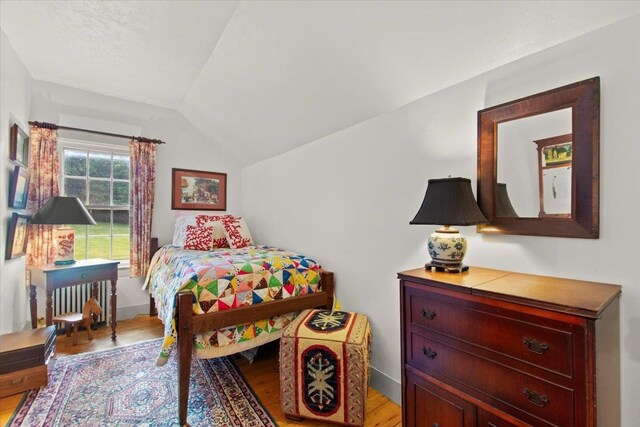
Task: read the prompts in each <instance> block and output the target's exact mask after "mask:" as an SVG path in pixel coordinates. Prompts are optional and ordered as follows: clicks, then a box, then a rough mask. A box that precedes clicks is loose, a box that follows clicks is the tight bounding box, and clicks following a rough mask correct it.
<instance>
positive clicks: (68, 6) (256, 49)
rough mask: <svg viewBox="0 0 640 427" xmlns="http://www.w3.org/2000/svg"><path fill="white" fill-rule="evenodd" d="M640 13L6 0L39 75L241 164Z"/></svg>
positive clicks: (12, 29) (8, 18)
mask: <svg viewBox="0 0 640 427" xmlns="http://www.w3.org/2000/svg"><path fill="white" fill-rule="evenodd" d="M637 13H640V2H639V1H631V2H612V1H605V2H591V1H586V2H575V1H567V2H563V1H556V2H538V1H532V2H524V1H520V2H498V1H488V2H486V1H482V2H480V1H471V2H453V1H448V2H445V1H442V2H437V1H424V2H395V1H388V2H386V1H377V2H362V1H357V2H351V1H343V2H337V1H336V2H310V1H298V2H293V1H292V2H272V1H260V2H258V1H256V2H253V1H246V2H245V1H242V2H237V1H215V2H214V1H209V2H205V1H202V2H200V1H198V2H196V1H191V2H178V1H157V2H147V1H127V2H123V1H99V2H98V1H55V2H53V1H50V2H28V1H3V2H1V3H0V25H1V27H2V30H3V31H4V32H5V34H6V35H7V37H8V39H9V40H10V42H11V44H12V46H13V47H14V49H15V50H16V52H17V53H18V55H19V56H20V58H21V60H22V61H23V62H24V64H25V66H26V67H27V69H28V70H29V72H30V73H31V75H32V77H33V78H35V79H38V80H43V81H49V82H53V83H58V84H63V85H67V86H71V87H75V88H79V89H85V90H89V91H92V92H97V93H101V94H105V95H110V96H115V97H118V98H123V99H128V100H132V101H139V102H145V103H148V104H152V105H157V106H162V107H168V108H172V109H175V110H178V111H180V112H181V113H182V114H183V115H184V116H185V117H186V118H187V119H189V120H190V121H191V122H192V123H193V124H194V125H195V126H196V127H197V128H199V129H200V130H201V131H202V132H203V133H204V134H205V135H207V136H209V137H210V138H212V140H215V141H217V142H218V143H221V144H225V145H227V146H228V148H229V149H230V150H231V151H233V152H234V153H235V154H236V155H237V156H238V158H239V159H241V161H242V163H243V164H244V165H248V164H252V163H255V162H257V161H260V160H263V159H266V158H269V157H272V156H274V155H277V154H280V153H283V152H285V151H288V150H290V149H292V148H295V147H297V146H299V145H302V144H305V143H308V142H311V141H314V140H316V139H318V138H321V137H323V136H325V135H328V134H331V133H333V132H336V131H339V130H341V129H344V128H346V127H349V126H352V125H354V124H357V123H359V122H361V121H363V120H367V119H369V118H372V117H375V116H377V115H379V114H382V113H385V112H387V111H391V110H394V109H396V108H398V107H400V106H402V105H405V104H407V103H410V102H412V101H415V100H417V99H419V98H422V97H424V96H426V95H428V94H430V93H433V92H435V91H438V90H441V89H443V88H445V87H448V86H450V85H453V84H456V83H458V82H460V81H463V80H465V79H468V78H471V77H473V76H476V75H478V74H481V73H483V72H485V71H488V70H490V69H493V68H495V67H498V66H500V65H503V64H506V63H508V62H511V61H514V60H516V59H518V58H521V57H523V56H526V55H529V54H532V53H534V52H537V51H540V50H542V49H545V48H547V47H550V46H553V45H555V44H558V43H562V42H564V41H566V40H569V39H571V38H574V37H576V36H578V35H580V34H584V33H586V32H589V31H592V30H594V29H596V28H599V27H602V26H604V25H607V24H610V23H613V22H615V21H617V20H620V19H624V18H626V17H628V16H631V15H634V14H637Z"/></svg>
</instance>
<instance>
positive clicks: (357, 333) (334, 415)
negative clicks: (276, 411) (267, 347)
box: [280, 310, 371, 426]
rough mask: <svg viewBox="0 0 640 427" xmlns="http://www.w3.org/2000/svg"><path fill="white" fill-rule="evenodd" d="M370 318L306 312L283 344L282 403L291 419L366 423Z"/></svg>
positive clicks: (332, 312) (285, 331) (281, 353)
mask: <svg viewBox="0 0 640 427" xmlns="http://www.w3.org/2000/svg"><path fill="white" fill-rule="evenodd" d="M370 340H371V329H370V327H369V321H368V320H367V317H366V316H364V315H362V314H358V313H349V312H346V311H330V310H305V311H303V312H302V313H300V315H299V316H298V317H297V318H296V319H295V320H294V321H293V322H291V323H290V324H289V326H287V328H286V329H285V330H284V332H283V334H282V339H281V340H280V405H281V406H282V411H283V412H284V414H285V415H286V416H287V417H288V418H294V419H299V418H313V419H316V420H322V421H327V422H334V423H340V424H346V425H350V426H360V425H363V424H364V414H365V406H366V403H367V387H368V384H369V343H370Z"/></svg>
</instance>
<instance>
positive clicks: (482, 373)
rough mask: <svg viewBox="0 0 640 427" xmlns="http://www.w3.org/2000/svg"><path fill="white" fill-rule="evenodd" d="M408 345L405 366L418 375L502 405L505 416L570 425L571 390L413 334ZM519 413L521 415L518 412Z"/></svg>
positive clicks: (539, 423) (571, 417)
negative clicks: (412, 367)
mask: <svg viewBox="0 0 640 427" xmlns="http://www.w3.org/2000/svg"><path fill="white" fill-rule="evenodd" d="M409 338H410V339H409V340H408V341H407V343H406V345H407V351H406V355H407V359H408V360H407V362H408V363H409V364H411V365H412V366H414V367H416V368H417V369H420V370H421V371H423V372H425V373H427V374H429V375H431V376H434V377H436V378H438V379H441V380H443V381H446V382H448V383H451V381H454V382H455V383H457V384H458V387H460V386H462V387H460V388H461V389H466V391H467V392H468V393H470V394H472V395H475V396H476V397H477V398H479V399H481V400H484V401H486V402H487V403H490V404H494V406H495V403H496V402H495V401H498V402H502V403H503V404H504V405H506V406H504V405H502V406H504V408H502V407H501V408H500V409H503V410H504V411H505V412H507V413H510V414H512V415H514V416H516V417H521V416H522V412H524V413H526V414H529V415H531V416H533V417H535V418H536V419H537V420H540V421H537V422H536V423H535V424H536V425H547V424H550V425H556V426H568V425H573V420H574V414H573V407H574V406H573V390H569V389H566V388H563V387H559V386H557V385H555V384H552V383H549V382H546V381H542V380H540V379H538V378H535V377H532V376H529V375H527V374H524V373H522V372H520V371H516V370H514V369H511V368H508V367H506V366H503V365H500V364H498V363H495V362H493V361H490V360H487V359H484V358H481V357H478V356H476V355H473V354H470V353H467V352H465V351H462V350H458V349H455V348H453V347H449V346H447V345H445V344H443V343H441V342H439V341H436V340H435V339H430V338H427V337H424V336H421V335H419V334H416V333H411V334H410V337H409ZM521 411H522V412H521ZM543 421H544V422H543Z"/></svg>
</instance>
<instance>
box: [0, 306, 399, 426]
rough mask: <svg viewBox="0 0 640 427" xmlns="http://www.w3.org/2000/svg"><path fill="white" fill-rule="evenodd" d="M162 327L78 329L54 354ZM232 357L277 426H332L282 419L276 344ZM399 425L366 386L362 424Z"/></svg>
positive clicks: (11, 405)
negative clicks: (90, 334) (251, 356)
mask: <svg viewBox="0 0 640 427" xmlns="http://www.w3.org/2000/svg"><path fill="white" fill-rule="evenodd" d="M162 328H163V327H162V323H161V322H160V321H159V320H158V319H156V318H151V317H149V316H138V317H136V318H135V319H131V320H123V321H119V322H118V331H117V333H118V340H117V342H116V343H114V342H112V341H111V335H110V334H111V329H110V328H107V327H102V328H99V329H98V330H96V331H94V334H93V335H94V339H93V341H88V340H87V335H86V333H84V332H80V335H79V336H78V345H77V346H72V345H71V338H67V337H65V336H64V335H59V336H58V338H57V349H56V355H55V357H62V356H66V355H70V354H78V353H85V352H90V351H96V350H104V349H107V348H112V347H116V346H119V345H125V344H131V343H135V342H139V341H146V340H150V339H153V338H159V337H161V336H162V330H163V329H162ZM234 360H235V362H236V364H237V365H238V367H239V368H240V371H241V372H242V375H244V377H245V378H246V380H247V382H248V383H249V385H250V386H251V388H252V389H253V391H254V392H255V393H256V395H257V396H258V398H259V399H260V401H261V402H262V404H263V405H264V406H265V407H266V408H267V410H268V411H269V413H270V414H271V416H272V417H273V418H274V419H275V421H276V423H277V424H278V425H279V426H282V427H296V426H299V427H320V426H335V424H327V423H321V422H316V421H313V420H304V421H300V422H296V421H291V420H288V419H287V418H285V416H284V414H283V413H282V411H281V410H280V400H279V399H280V387H279V373H278V348H277V345H270V346H265V347H264V348H263V349H261V351H260V352H259V354H258V356H257V357H256V359H255V360H254V362H253V363H252V364H250V363H249V362H248V361H247V360H246V359H245V358H243V357H241V356H237V357H235V358H234ZM176 375H177V374H176ZM22 396H23V394H17V395H13V396H8V397H5V398H2V399H0V425H1V426H5V425H6V424H7V423H8V421H9V418H10V417H11V415H12V414H13V412H14V410H15V409H16V407H17V406H18V405H19V404H20V401H21V400H22ZM176 416H177V415H176ZM401 425H402V418H401V412H400V406H398V405H396V404H395V403H393V402H392V401H390V400H389V399H387V398H386V397H385V396H384V395H382V394H380V393H379V392H378V391H376V390H375V389H373V388H371V387H369V396H368V399H367V415H366V422H365V426H366V427H373V426H381V427H394V426H401Z"/></svg>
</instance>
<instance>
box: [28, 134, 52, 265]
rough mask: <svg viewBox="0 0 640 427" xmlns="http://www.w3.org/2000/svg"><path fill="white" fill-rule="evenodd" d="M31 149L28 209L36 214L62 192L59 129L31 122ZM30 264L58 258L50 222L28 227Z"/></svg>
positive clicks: (44, 262) (38, 263) (43, 262)
mask: <svg viewBox="0 0 640 427" xmlns="http://www.w3.org/2000/svg"><path fill="white" fill-rule="evenodd" d="M30 137H31V153H30V157H29V170H30V171H31V181H30V182H29V199H28V202H27V210H28V211H29V213H30V214H31V215H34V214H35V213H36V212H38V210H40V208H41V207H42V206H44V204H45V203H46V202H47V200H49V198H51V197H53V196H58V195H59V192H60V189H59V187H58V176H59V174H60V164H59V162H58V143H57V140H58V132H57V130H56V129H55V128H54V129H46V128H43V127H37V126H31V135H30ZM27 233H28V237H27V239H28V240H27V265H28V266H33V265H41V264H49V263H51V262H53V261H54V259H55V256H56V247H55V244H54V240H53V228H52V226H50V225H29V226H28V227H27Z"/></svg>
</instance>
